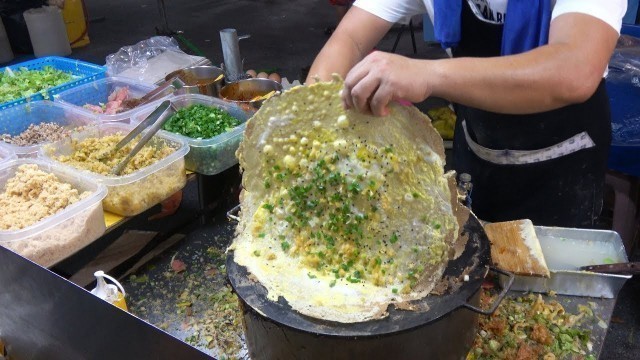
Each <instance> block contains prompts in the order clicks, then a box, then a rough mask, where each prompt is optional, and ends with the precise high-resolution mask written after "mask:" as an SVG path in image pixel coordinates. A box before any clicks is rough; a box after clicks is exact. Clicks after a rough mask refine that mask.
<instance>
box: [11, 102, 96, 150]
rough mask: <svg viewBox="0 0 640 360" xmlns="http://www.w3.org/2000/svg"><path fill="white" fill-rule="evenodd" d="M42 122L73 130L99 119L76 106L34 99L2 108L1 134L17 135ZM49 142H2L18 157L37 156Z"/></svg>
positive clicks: (92, 123) (94, 122)
mask: <svg viewBox="0 0 640 360" xmlns="http://www.w3.org/2000/svg"><path fill="white" fill-rule="evenodd" d="M42 123H55V124H58V125H60V126H62V127H65V128H67V129H69V131H70V132H71V131H73V130H75V129H77V128H78V127H84V126H90V125H94V124H97V119H96V117H95V116H93V115H91V114H87V113H85V112H81V111H78V109H76V108H73V107H70V106H68V105H64V104H59V103H54V102H52V101H48V100H43V101H33V102H29V103H26V104H21V105H17V106H13V107H10V108H7V109H4V110H0V135H1V134H9V135H12V136H16V135H19V134H21V133H22V132H23V131H25V130H26V129H27V128H29V125H38V124H42ZM47 143H48V142H47V141H45V142H43V143H39V144H34V145H25V146H18V145H14V144H9V143H5V142H2V146H4V147H5V148H7V149H9V150H10V151H13V152H14V153H15V154H16V155H17V156H18V157H35V156H36V155H38V150H39V149H40V147H41V146H42V145H44V144H47Z"/></svg>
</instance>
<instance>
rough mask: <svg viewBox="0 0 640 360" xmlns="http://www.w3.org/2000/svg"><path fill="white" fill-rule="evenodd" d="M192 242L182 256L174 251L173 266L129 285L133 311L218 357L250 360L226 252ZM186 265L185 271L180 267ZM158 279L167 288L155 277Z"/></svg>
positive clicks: (128, 283) (131, 309) (126, 284)
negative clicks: (196, 245) (198, 246)
mask: <svg viewBox="0 0 640 360" xmlns="http://www.w3.org/2000/svg"><path fill="white" fill-rule="evenodd" d="M213 242H214V243H215V240H213ZM192 246H193V245H188V248H187V249H181V251H180V254H181V259H177V256H178V255H177V253H176V254H174V255H172V256H171V258H169V259H167V260H168V263H169V264H168V265H169V266H168V267H164V269H165V270H164V271H162V272H161V273H159V274H156V276H154V275H151V279H148V281H147V282H144V283H140V282H138V279H139V278H140V276H137V277H136V276H135V275H132V276H130V277H129V281H128V282H125V287H127V290H128V293H129V299H128V300H129V305H130V306H129V308H130V312H131V313H132V314H134V315H136V316H138V317H140V318H142V319H145V320H146V321H148V322H149V323H151V324H154V325H156V326H158V327H160V328H162V329H163V330H165V331H167V332H168V333H170V334H172V335H173V336H175V337H177V338H179V339H182V340H184V341H185V342H186V343H188V344H190V345H192V346H194V347H196V348H198V349H199V350H201V351H203V352H205V353H207V354H209V355H211V356H213V357H215V358H217V359H248V351H247V349H246V346H245V344H244V333H243V330H242V312H241V310H240V307H239V303H238V298H237V297H236V295H235V294H234V293H233V292H232V289H231V287H230V286H229V285H228V283H227V275H226V266H225V253H224V250H222V249H220V248H217V247H214V246H211V247H205V248H197V249H196V250H194V249H193V248H192ZM184 254H189V255H188V257H186V255H184ZM167 260H165V261H167ZM180 264H185V269H184V270H182V271H176V266H178V269H181V266H182V265H180ZM186 264H188V265H189V266H188V268H187V267H186ZM158 269H160V270H161V269H163V267H158ZM144 277H147V275H144ZM158 277H160V278H162V280H161V281H162V284H161V285H162V286H159V284H158V282H157V281H156V280H154V279H156V278H158ZM143 294H144V295H143ZM152 299H153V300H152Z"/></svg>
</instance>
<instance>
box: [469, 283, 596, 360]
mask: <svg viewBox="0 0 640 360" xmlns="http://www.w3.org/2000/svg"><path fill="white" fill-rule="evenodd" d="M493 301H494V299H493V296H492V295H491V293H490V292H489V291H486V290H485V291H483V292H482V296H481V300H480V302H481V304H482V305H484V306H485V307H486V306H487V305H488V304H491V303H493ZM596 321H597V317H594V314H593V308H591V307H589V306H578V313H577V314H571V313H568V312H566V311H565V309H564V308H563V306H562V305H561V304H560V303H559V302H558V301H556V300H550V301H548V302H547V301H545V300H544V299H543V298H542V296H541V295H540V294H538V295H534V294H527V295H524V296H520V297H515V298H510V297H507V298H505V299H504V300H502V303H501V304H500V306H499V307H498V309H497V310H496V312H495V313H494V314H493V315H491V316H481V317H480V329H479V331H478V334H477V335H476V339H475V341H474V344H473V348H472V350H471V351H470V352H469V354H468V356H467V359H468V360H479V359H490V360H493V359H585V360H589V359H592V360H595V355H593V354H590V351H591V349H592V346H593V344H592V343H591V341H590V336H591V331H589V330H587V329H585V325H587V324H588V323H593V322H596Z"/></svg>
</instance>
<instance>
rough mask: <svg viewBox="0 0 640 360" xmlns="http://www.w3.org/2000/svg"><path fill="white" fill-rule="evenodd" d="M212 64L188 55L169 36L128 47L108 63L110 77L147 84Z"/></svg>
mask: <svg viewBox="0 0 640 360" xmlns="http://www.w3.org/2000/svg"><path fill="white" fill-rule="evenodd" d="M210 64H211V62H210V61H209V60H208V59H207V58H204V57H202V56H193V55H189V54H187V53H185V52H184V51H182V50H181V49H180V46H179V45H178V42H177V41H176V40H175V39H173V38H171V37H167V36H154V37H152V38H149V39H147V40H143V41H140V42H139V43H137V44H135V45H132V46H125V47H123V48H121V49H120V50H119V51H118V52H116V53H114V54H110V55H108V56H107V60H106V65H107V75H108V76H122V77H128V78H132V79H135V80H136V81H140V82H142V83H147V84H156V83H158V82H162V81H163V80H164V77H165V76H167V75H168V74H169V73H171V72H172V71H175V70H179V69H183V68H186V67H190V66H196V65H210Z"/></svg>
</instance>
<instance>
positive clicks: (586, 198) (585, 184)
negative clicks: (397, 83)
mask: <svg viewBox="0 0 640 360" xmlns="http://www.w3.org/2000/svg"><path fill="white" fill-rule="evenodd" d="M463 3H465V6H464V10H463V15H462V37H461V41H460V43H459V45H458V47H457V48H455V49H454V50H453V55H454V56H455V57H463V56H464V57H489V56H499V55H500V48H501V41H502V25H496V24H491V23H487V22H484V21H482V20H480V19H478V18H477V17H476V15H475V14H474V13H473V11H472V10H471V8H470V5H469V4H468V3H467V1H463ZM456 113H457V118H458V121H457V122H456V129H455V134H454V168H455V169H456V171H457V172H458V173H468V174H470V175H471V178H472V184H473V190H472V193H471V199H472V209H473V211H474V213H475V214H476V215H477V216H478V217H479V218H480V219H482V220H485V221H491V222H494V221H506V220H515V219H531V221H532V222H533V223H534V224H535V225H547V226H563V227H581V228H584V227H592V226H593V225H594V221H595V219H596V218H597V216H598V215H599V214H600V211H601V210H602V201H603V200H602V199H603V187H604V175H605V172H606V169H607V156H608V151H609V145H610V143H611V120H610V114H609V98H608V96H607V93H606V89H605V86H604V80H603V81H602V82H601V83H600V85H599V86H598V89H597V90H596V92H595V93H594V94H593V95H592V96H591V98H589V100H587V101H586V102H584V103H582V104H576V105H570V106H566V107H563V108H560V109H557V110H552V111H547V112H543V113H536V114H527V115H506V114H498V113H493V112H488V111H483V110H480V109H475V108H470V107H467V106H461V105H456ZM463 121H465V122H466V127H467V131H468V134H469V137H470V138H471V139H472V140H473V141H475V142H476V143H478V144H479V145H481V146H483V147H486V148H490V149H496V150H503V149H510V150H537V149H543V148H546V147H549V146H552V145H555V144H558V143H560V142H562V141H564V140H567V139H569V138H571V137H572V136H574V135H577V134H579V133H581V132H583V131H586V132H587V133H588V135H589V137H591V139H592V140H593V142H594V143H595V146H594V147H591V148H587V149H582V150H578V151H576V152H573V153H571V154H569V155H564V156H561V157H557V158H554V159H551V160H544V161H540V162H535V163H529V164H516V165H511V164H508V165H501V164H496V163H493V162H490V161H487V160H484V159H482V158H480V157H478V156H477V155H476V154H475V153H474V152H473V151H472V150H471V149H470V147H469V146H468V143H467V141H466V138H465V134H464V131H463V129H462V122H463Z"/></svg>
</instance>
